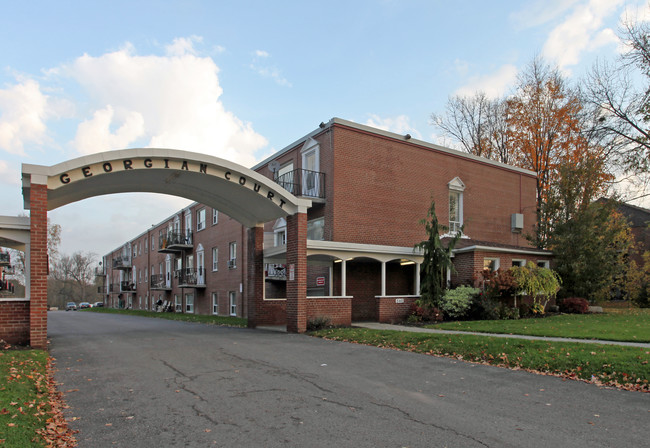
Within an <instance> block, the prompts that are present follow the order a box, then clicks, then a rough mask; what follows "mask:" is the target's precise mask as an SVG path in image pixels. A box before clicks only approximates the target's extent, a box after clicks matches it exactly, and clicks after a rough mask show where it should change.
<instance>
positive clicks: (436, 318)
mask: <svg viewBox="0 0 650 448" xmlns="http://www.w3.org/2000/svg"><path fill="white" fill-rule="evenodd" d="M407 320H408V322H409V323H418V322H441V321H442V311H440V310H439V309H438V308H432V307H429V306H426V305H419V304H417V303H414V304H413V305H411V314H410V315H409V317H408V319H407Z"/></svg>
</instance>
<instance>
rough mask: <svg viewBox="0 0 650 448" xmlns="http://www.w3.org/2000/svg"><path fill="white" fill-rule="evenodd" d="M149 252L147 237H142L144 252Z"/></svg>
mask: <svg viewBox="0 0 650 448" xmlns="http://www.w3.org/2000/svg"><path fill="white" fill-rule="evenodd" d="M147 252H149V238H145V239H144V253H145V254H146V253H147Z"/></svg>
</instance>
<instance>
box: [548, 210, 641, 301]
mask: <svg viewBox="0 0 650 448" xmlns="http://www.w3.org/2000/svg"><path fill="white" fill-rule="evenodd" d="M632 245H633V237H632V234H631V232H630V228H629V226H628V224H627V221H626V220H625V218H624V217H623V216H622V215H621V214H620V213H618V212H617V211H616V210H615V204H614V203H613V202H595V203H592V204H590V205H589V206H588V207H586V209H585V210H584V211H582V212H580V213H577V214H576V216H575V217H574V218H573V219H570V220H568V221H566V222H563V223H561V224H558V225H557V226H556V228H555V230H554V232H553V234H552V235H551V242H550V248H551V250H552V251H553V253H554V254H555V263H556V270H557V272H558V274H559V275H560V276H561V278H562V280H563V289H562V292H561V296H562V297H584V298H586V299H587V300H589V301H592V302H594V301H602V300H606V299H609V298H610V296H611V294H612V290H615V289H624V283H625V276H626V271H627V255H628V253H629V251H630V249H631V247H632Z"/></svg>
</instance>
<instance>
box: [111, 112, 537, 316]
mask: <svg viewBox="0 0 650 448" xmlns="http://www.w3.org/2000/svg"><path fill="white" fill-rule="evenodd" d="M253 170H254V171H257V172H258V173H260V174H262V175H264V176H266V177H268V178H270V179H273V180H275V182H277V183H278V184H279V185H280V186H282V187H284V188H285V189H286V190H288V191H289V192H291V193H293V194H294V195H295V196H297V197H299V198H300V197H303V198H307V199H310V200H311V201H312V206H311V207H310V208H309V209H308V212H307V260H308V266H307V296H308V300H307V318H308V319H311V318H316V317H327V318H329V319H330V321H331V322H332V323H334V324H344V325H345V324H349V323H350V322H352V321H355V320H379V321H392V320H397V319H400V318H401V317H403V316H404V315H405V314H406V313H407V312H408V309H409V306H410V303H412V302H413V301H414V300H415V299H416V298H417V297H418V293H419V281H420V280H419V275H418V273H419V264H420V262H421V260H422V257H421V256H420V255H419V254H418V253H416V252H415V251H414V250H413V247H414V245H415V244H416V243H418V242H420V241H422V240H424V239H425V238H426V234H425V232H424V226H422V225H421V224H419V223H418V222H419V221H420V220H421V219H422V218H425V217H426V214H427V210H428V209H429V206H430V204H431V201H432V200H434V201H435V203H436V211H437V215H438V218H439V220H440V222H441V223H443V224H445V225H448V227H449V228H450V232H454V233H455V232H459V231H460V229H461V227H462V238H461V240H460V241H459V243H458V244H457V246H456V250H455V253H454V257H455V258H454V260H455V261H454V262H455V267H456V273H454V274H450V275H449V276H448V279H449V282H450V284H451V285H458V284H464V283H476V282H477V281H478V280H477V279H478V277H479V274H480V272H481V271H482V270H483V269H484V268H490V269H499V268H509V267H510V266H513V265H520V264H523V263H525V262H527V261H533V262H535V263H538V264H543V265H548V263H549V261H550V253H548V252H545V251H540V250H537V249H535V248H533V247H532V246H530V244H529V243H528V241H527V240H526V238H525V235H526V234H528V233H532V231H533V226H534V223H535V215H536V210H535V204H536V201H535V184H536V179H535V174H534V173H532V172H530V171H527V170H523V169H520V168H515V167H511V166H507V165H504V164H500V163H498V162H494V161H491V160H487V159H483V158H480V157H476V156H473V155H469V154H466V153H461V152H458V151H455V150H451V149H448V148H444V147H441V146H437V145H433V144H430V143H426V142H422V141H417V140H414V139H412V138H411V137H410V136H409V135H398V134H394V133H391V132H386V131H382V130H379V129H375V128H371V127H368V126H364V125H359V124H356V123H352V122H349V121H345V120H341V119H338V118H334V119H332V120H330V121H329V122H328V123H321V125H320V126H319V127H318V128H317V129H316V130H314V131H312V132H311V133H309V134H308V135H306V136H304V137H302V138H300V139H298V140H297V141H295V142H294V143H292V144H290V145H289V146H287V147H285V148H284V149H282V150H281V151H279V152H277V153H276V154H274V155H273V156H271V157H270V158H268V159H266V160H264V161H263V162H261V163H259V164H258V165H256V166H255V167H253ZM242 206H245V204H242ZM287 234H288V233H287V222H286V220H285V219H283V218H280V219H278V220H276V221H274V222H268V223H266V224H265V226H264V263H265V278H264V283H265V288H264V291H265V297H264V304H263V313H262V314H263V316H264V317H263V318H261V319H258V322H259V323H261V324H282V323H284V322H285V312H286V309H285V307H286V301H285V297H286V294H287V279H288V278H289V279H291V278H293V277H294V276H295V275H296V273H295V272H292V270H291V265H290V264H289V265H288V264H287V261H286V252H287V251H286V247H287V243H289V244H290V243H291V242H290V241H289V242H287V241H286V236H287ZM250 250H251V247H249V243H248V240H247V233H246V228H245V227H244V226H242V225H241V224H239V223H238V222H237V221H235V220H233V219H231V218H230V217H228V216H226V215H225V214H223V213H221V212H220V211H219V210H216V209H213V208H211V207H208V206H205V205H202V204H199V203H193V204H191V205H190V206H188V207H187V208H185V209H183V210H179V211H178V212H177V213H175V214H174V215H172V216H170V217H169V218H168V219H166V220H165V221H163V222H161V223H159V224H158V225H155V226H153V227H152V228H150V229H148V230H146V231H144V232H142V233H141V234H140V235H137V236H136V237H134V238H132V239H129V240H127V241H126V242H125V244H124V245H123V246H121V247H119V248H118V249H116V250H115V251H114V252H112V253H110V254H107V255H106V256H105V257H104V260H103V269H102V272H100V274H101V275H103V276H105V283H104V285H105V286H104V293H105V302H106V303H107V305H108V306H113V307H129V306H130V307H133V308H135V309H138V308H140V309H152V308H153V307H154V306H155V305H156V304H157V303H163V304H164V303H171V304H172V306H173V308H174V309H175V310H176V311H177V312H186V313H200V314H220V315H233V316H241V317H247V316H248V313H249V310H247V301H246V300H244V298H245V297H247V293H248V291H247V288H249V277H250V276H249V268H250V266H249V265H250V263H249V262H248V259H249V253H250Z"/></svg>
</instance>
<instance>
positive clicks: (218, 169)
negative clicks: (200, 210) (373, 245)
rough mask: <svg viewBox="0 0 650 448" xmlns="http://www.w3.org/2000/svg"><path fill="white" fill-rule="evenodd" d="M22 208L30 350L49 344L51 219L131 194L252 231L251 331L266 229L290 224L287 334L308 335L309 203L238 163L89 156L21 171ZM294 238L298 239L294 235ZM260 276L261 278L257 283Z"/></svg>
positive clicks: (139, 153) (171, 155)
mask: <svg viewBox="0 0 650 448" xmlns="http://www.w3.org/2000/svg"><path fill="white" fill-rule="evenodd" d="M22 181H23V198H24V207H25V209H27V210H30V238H31V246H30V257H29V259H30V266H31V270H30V280H29V284H30V287H31V288H30V322H29V325H30V331H29V334H30V345H32V346H33V347H38V348H44V347H45V346H46V343H47V281H46V280H47V256H46V255H47V212H48V210H54V209H56V208H58V207H61V206H64V205H66V204H70V203H72V202H76V201H80V200H82V199H86V198H90V197H94V196H100V195H106V194H113V193H127V192H149V193H163V194H169V195H174V196H180V197H184V198H187V199H190V200H193V201H196V202H198V203H201V204H205V205H208V206H210V207H212V208H216V209H217V210H219V211H221V212H223V213H225V214H227V215H228V216H230V217H232V218H233V219H236V220H237V221H239V222H240V223H242V224H243V225H244V226H246V227H249V228H250V230H249V232H250V236H249V246H250V248H251V249H250V251H251V252H250V256H251V257H252V258H251V259H252V260H253V262H252V264H251V266H253V267H252V268H251V269H250V271H249V272H252V273H253V275H251V277H255V278H251V279H249V284H250V285H251V287H250V288H249V290H250V293H249V298H248V302H249V326H253V327H254V326H255V325H256V324H255V322H256V321H255V319H256V316H258V315H259V314H261V312H260V313H258V312H257V311H256V310H259V309H261V308H260V307H261V301H262V300H263V286H264V285H263V283H264V282H263V280H260V279H263V275H264V268H263V249H262V241H263V238H264V232H263V227H262V224H263V223H265V222H269V221H273V220H276V219H278V218H281V217H285V218H287V230H288V233H289V235H288V236H289V237H290V238H293V240H294V241H297V244H293V245H291V248H290V249H289V248H288V249H287V260H289V259H291V260H293V262H294V263H295V264H296V266H300V267H301V268H300V270H299V272H301V273H302V274H301V275H299V276H297V279H296V282H295V283H296V285H293V286H290V285H288V290H289V292H288V294H287V296H288V297H287V329H289V330H290V331H297V332H302V331H305V326H306V321H305V314H304V309H305V306H306V305H305V303H304V302H305V297H306V269H304V267H305V266H306V263H307V260H306V255H305V254H306V228H307V224H306V223H307V217H306V216H307V209H308V207H310V206H311V201H310V200H308V199H300V198H296V197H295V196H294V195H292V194H291V193H290V192H288V191H287V190H285V189H284V188H282V187H281V186H280V185H278V184H276V183H275V182H273V181H272V180H271V179H269V178H267V177H265V176H262V175H261V174H259V173H257V172H255V171H252V170H250V169H248V168H245V167H243V166H241V165H238V164H236V163H233V162H230V161H227V160H224V159H220V158H217V157H212V156H208V155H205V154H198V153H192V152H188V151H180V150H173V149H157V148H136V149H124V150H116V151H107V152H103V153H97V154H92V155H88V156H84V157H79V158H77V159H73V160H69V161H67V162H63V163H60V164H57V165H53V166H43V165H31V164H23V166H22ZM292 233H293V235H292ZM258 276H259V278H257V277H258Z"/></svg>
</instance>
